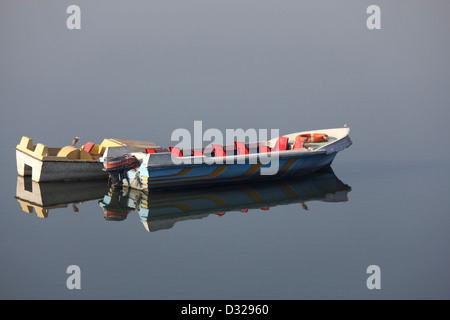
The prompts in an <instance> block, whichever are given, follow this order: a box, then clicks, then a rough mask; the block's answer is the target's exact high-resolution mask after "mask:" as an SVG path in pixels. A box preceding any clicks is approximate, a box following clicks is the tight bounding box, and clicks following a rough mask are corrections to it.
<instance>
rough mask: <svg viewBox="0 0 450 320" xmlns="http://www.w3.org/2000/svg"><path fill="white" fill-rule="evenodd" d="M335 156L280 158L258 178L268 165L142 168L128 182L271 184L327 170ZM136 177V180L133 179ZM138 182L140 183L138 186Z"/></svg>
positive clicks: (151, 186)
mask: <svg viewBox="0 0 450 320" xmlns="http://www.w3.org/2000/svg"><path fill="white" fill-rule="evenodd" d="M335 156H336V153H333V154H315V155H308V156H301V157H280V158H279V160H278V168H279V169H278V171H277V173H275V174H273V175H272V174H271V175H267V174H262V169H264V168H268V167H270V165H271V164H270V163H267V164H262V163H261V162H257V163H253V164H252V163H243V164H236V163H235V164H226V163H224V164H188V165H176V166H175V165H174V166H165V167H150V166H147V165H146V164H142V165H141V166H140V167H139V169H138V170H137V171H133V170H131V171H129V172H128V179H129V181H130V183H131V184H132V186H133V187H134V188H137V189H160V188H182V187H188V186H193V185H199V186H201V185H208V184H224V183H227V184H228V183H242V182H249V181H255V180H274V179H280V178H285V177H294V176H303V175H307V174H311V173H313V172H316V171H318V170H320V169H322V168H325V167H328V166H330V165H331V163H332V162H333V160H334V158H335ZM136 174H138V176H137V177H136ZM138 181H140V183H139V182H138Z"/></svg>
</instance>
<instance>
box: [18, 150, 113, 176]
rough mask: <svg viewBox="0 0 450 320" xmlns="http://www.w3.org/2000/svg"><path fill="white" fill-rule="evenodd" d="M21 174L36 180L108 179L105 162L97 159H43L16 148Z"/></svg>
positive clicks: (19, 172)
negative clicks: (104, 168) (104, 166)
mask: <svg viewBox="0 0 450 320" xmlns="http://www.w3.org/2000/svg"><path fill="white" fill-rule="evenodd" d="M16 162H17V172H18V174H19V176H31V179H32V180H33V181H36V182H44V181H67V180H89V179H107V178H108V174H107V173H106V172H105V171H103V164H102V163H100V162H97V161H82V160H75V161H70V160H67V161H58V160H41V159H38V158H35V157H33V156H32V155H29V154H27V153H25V152H22V151H20V150H16Z"/></svg>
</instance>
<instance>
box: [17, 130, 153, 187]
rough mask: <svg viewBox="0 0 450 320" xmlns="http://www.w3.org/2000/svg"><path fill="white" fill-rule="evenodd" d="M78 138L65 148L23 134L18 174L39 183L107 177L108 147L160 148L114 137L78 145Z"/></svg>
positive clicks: (19, 149)
mask: <svg viewBox="0 0 450 320" xmlns="http://www.w3.org/2000/svg"><path fill="white" fill-rule="evenodd" d="M77 140H78V137H77V138H75V139H74V143H73V144H72V145H67V146H64V147H48V146H47V145H45V144H42V143H37V144H34V143H33V139H31V138H29V137H26V136H23V137H22V139H21V141H20V143H19V144H18V145H17V146H16V162H17V173H18V175H19V176H31V177H32V180H33V181H36V182H45V181H67V180H89V179H107V178H108V173H107V172H106V171H105V170H104V162H103V161H100V159H101V158H102V156H103V154H104V152H105V150H106V149H107V148H109V147H116V148H120V147H123V146H127V148H128V149H127V150H132V151H134V152H137V151H142V150H145V149H151V148H159V146H158V145H156V144H154V143H152V142H145V141H138V140H128V139H113V138H108V139H104V140H103V141H102V143H100V144H95V143H93V142H90V141H88V142H86V143H85V144H84V145H82V146H81V147H76V142H77Z"/></svg>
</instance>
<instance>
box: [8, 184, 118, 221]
mask: <svg viewBox="0 0 450 320" xmlns="http://www.w3.org/2000/svg"><path fill="white" fill-rule="evenodd" d="M108 189H109V188H108V186H107V184H106V183H105V181H104V180H92V181H78V182H35V181H32V180H31V177H21V176H18V177H17V188H16V199H17V201H18V202H19V204H20V207H21V208H22V210H23V211H24V212H26V213H32V212H33V210H34V211H35V212H36V215H37V216H38V217H39V218H47V217H48V213H49V211H50V210H52V209H57V208H66V207H68V206H69V205H71V206H72V210H73V211H74V212H75V213H78V212H79V208H78V205H79V204H80V203H83V202H86V201H92V200H99V199H102V198H103V197H104V195H105V194H106V193H107V192H108Z"/></svg>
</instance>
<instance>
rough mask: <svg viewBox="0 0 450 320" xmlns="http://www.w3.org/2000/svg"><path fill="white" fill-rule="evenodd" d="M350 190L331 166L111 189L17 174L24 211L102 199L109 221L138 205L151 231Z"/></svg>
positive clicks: (302, 204) (44, 213)
mask: <svg viewBox="0 0 450 320" xmlns="http://www.w3.org/2000/svg"><path fill="white" fill-rule="evenodd" d="M350 190H351V188H350V186H348V185H346V184H344V183H343V182H342V181H340V180H339V179H338V178H337V177H336V175H335V174H334V172H333V171H332V169H331V168H329V169H328V170H326V171H321V172H317V173H315V174H312V175H309V176H305V177H299V178H295V179H287V180H279V181H271V182H264V183H261V182H259V183H256V182H255V183H249V184H238V185H227V186H215V187H214V188H212V187H208V188H192V189H182V190H165V191H150V192H144V191H139V190H136V189H128V188H124V189H122V190H112V189H109V187H108V185H107V183H105V181H102V180H93V181H78V182H41V183H38V182H34V181H32V180H31V179H30V177H21V176H18V177H17V189H16V199H17V201H18V202H19V204H20V206H21V208H22V210H23V211H24V212H27V213H32V212H33V210H34V211H35V212H36V215H37V216H38V217H40V218H46V217H48V213H49V211H50V210H52V209H56V208H66V207H69V206H71V207H72V210H73V211H74V212H75V213H77V212H78V211H79V209H78V205H79V204H80V203H83V202H87V201H97V202H98V204H99V205H100V207H102V209H103V214H104V218H105V219H106V220H107V221H123V220H125V219H126V218H127V216H128V214H129V213H131V212H133V211H135V212H137V213H138V215H139V218H140V220H141V222H142V223H143V225H144V227H145V228H146V230H147V231H157V230H163V229H170V228H172V227H173V226H174V225H175V223H176V222H178V221H183V220H191V219H201V218H204V217H207V216H209V215H211V214H216V215H219V216H221V215H224V214H225V213H227V212H231V211H236V212H241V213H242V212H243V213H245V212H248V211H249V210H251V209H256V210H265V211H266V210H270V208H272V207H275V206H279V205H288V204H295V203H297V204H298V208H299V210H302V209H300V208H303V209H305V210H308V204H307V203H308V202H310V201H325V202H346V201H348V192H350Z"/></svg>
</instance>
